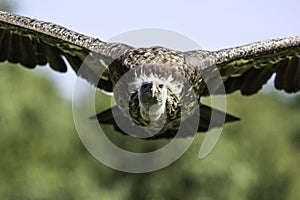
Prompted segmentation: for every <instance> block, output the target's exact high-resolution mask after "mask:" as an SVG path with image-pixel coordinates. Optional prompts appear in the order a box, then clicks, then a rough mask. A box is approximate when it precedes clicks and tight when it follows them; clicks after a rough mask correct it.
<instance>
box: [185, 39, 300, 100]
mask: <svg viewBox="0 0 300 200" xmlns="http://www.w3.org/2000/svg"><path fill="white" fill-rule="evenodd" d="M186 56H187V60H188V61H189V60H190V61H193V63H192V64H193V65H194V66H195V61H196V60H198V61H199V60H200V59H202V60H201V62H200V64H198V66H197V67H198V68H199V70H202V72H201V73H202V75H203V76H204V79H205V82H206V83H207V84H208V85H215V87H214V90H211V91H208V89H207V88H206V91H205V92H204V94H205V95H209V93H210V94H220V93H224V90H223V91H222V87H220V84H221V83H220V81H218V80H220V79H218V78H217V76H218V74H219V75H221V79H222V83H224V86H225V92H226V93H231V92H234V91H236V90H240V91H241V93H242V94H243V95H251V94H254V93H256V92H258V91H259V90H260V89H261V88H262V86H263V85H264V84H265V83H266V82H267V81H268V80H269V79H270V78H271V76H272V75H273V74H275V87H276V88H277V89H279V90H284V91H286V92H288V93H294V92H297V91H299V90H300V36H296V37H290V38H284V39H273V40H268V41H261V42H256V43H253V44H249V45H245V46H241V47H236V48H229V49H223V50H219V51H215V52H206V51H191V52H187V54H186ZM216 85H217V86H216ZM223 88H224V87H223Z"/></svg>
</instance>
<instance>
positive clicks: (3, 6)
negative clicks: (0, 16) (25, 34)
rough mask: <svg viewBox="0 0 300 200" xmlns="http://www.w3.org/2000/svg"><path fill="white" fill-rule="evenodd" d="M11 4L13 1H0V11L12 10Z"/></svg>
mask: <svg viewBox="0 0 300 200" xmlns="http://www.w3.org/2000/svg"><path fill="white" fill-rule="evenodd" d="M12 3H15V2H14V0H13V1H10V2H8V1H7V0H1V1H0V10H2V11H11V10H12Z"/></svg>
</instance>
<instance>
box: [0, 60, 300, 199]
mask: <svg viewBox="0 0 300 200" xmlns="http://www.w3.org/2000/svg"><path fill="white" fill-rule="evenodd" d="M0 92H1V95H0V101H1V104H0V113H1V115H0V133H1V134H0V151H1V159H0V177H1V179H0V180H1V181H0V198H1V199H100V198H101V199H185V198H187V197H188V199H298V198H299V197H300V196H299V195H300V194H299V188H300V181H299V180H300V172H299V165H300V159H299V152H300V142H299V138H300V124H299V123H298V119H299V118H298V116H299V112H300V100H299V99H300V98H297V97H295V98H293V100H292V101H288V102H285V101H281V100H280V98H278V97H276V95H263V94H260V95H256V96H253V97H250V98H245V97H241V96H240V95H238V94H235V95H232V96H230V97H229V111H230V113H233V114H235V115H237V116H240V117H241V118H242V120H241V121H240V122H237V123H234V124H229V125H227V126H226V127H225V128H224V132H223V133H222V136H221V138H220V140H219V141H218V143H217V145H216V147H215V149H214V150H213V152H212V153H211V154H210V155H209V156H208V157H206V158H205V159H203V160H199V159H198V157H197V155H198V151H199V147H200V145H201V142H202V140H203V138H204V135H203V134H200V135H198V136H197V137H196V138H195V141H194V143H193V144H192V146H191V147H190V149H189V150H188V151H187V152H186V153H185V154H184V155H183V157H181V158H180V159H179V160H178V161H176V162H175V163H173V164H171V165H170V166H169V167H167V168H165V169H162V170H159V171H157V172H153V173H147V174H127V173H123V172H118V171H115V170H113V169H109V168H107V167H105V166H103V165H102V164H101V163H99V162H98V161H97V160H95V159H94V158H93V157H92V156H91V155H90V154H89V153H88V152H87V151H86V150H85V148H84V147H83V145H82V144H81V142H80V140H79V137H78V136H77V134H76V130H75V128H74V122H73V119H72V110H71V102H69V101H67V100H65V99H63V98H62V97H60V96H59V95H58V94H57V92H56V90H55V88H54V87H53V85H52V84H51V83H50V82H49V81H47V80H45V79H44V78H43V77H40V76H37V75H35V73H34V72H33V71H31V70H28V69H23V68H21V67H18V66H15V65H10V64H2V65H1V66H0ZM106 106H107V105H106ZM102 109H103V108H102ZM108 134H109V135H111V138H112V139H113V140H114V141H115V142H116V143H118V144H122V147H124V148H126V147H132V146H134V148H131V149H133V150H134V151H145V150H149V149H151V148H153V146H156V147H157V146H161V145H163V144H164V143H165V142H166V141H165V140H162V141H158V142H155V141H150V142H149V141H142V142H137V141H134V142H133V143H132V142H130V140H129V139H128V138H129V137H126V136H121V135H118V134H116V133H108Z"/></svg>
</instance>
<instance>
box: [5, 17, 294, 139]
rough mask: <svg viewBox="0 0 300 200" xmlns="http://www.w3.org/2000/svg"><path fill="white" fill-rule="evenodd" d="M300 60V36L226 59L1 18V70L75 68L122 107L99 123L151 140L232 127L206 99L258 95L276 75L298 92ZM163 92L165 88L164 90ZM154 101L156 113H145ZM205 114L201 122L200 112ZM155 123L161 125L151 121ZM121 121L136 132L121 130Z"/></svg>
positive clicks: (278, 82)
mask: <svg viewBox="0 0 300 200" xmlns="http://www.w3.org/2000/svg"><path fill="white" fill-rule="evenodd" d="M64 58H66V59H64ZM299 58H300V37H299V36H296V37H290V38H284V39H274V40H268V41H262V42H257V43H253V44H249V45H245V46H241V47H236V48H230V49H223V50H219V51H203V50H195V51H188V52H181V51H175V50H170V49H167V48H163V47H150V48H133V47H130V46H128V45H125V44H120V43H107V42H103V41H100V40H99V39H94V38H91V37H87V36H84V35H82V34H79V33H76V32H73V31H70V30H68V29H66V28H64V27H61V26H59V25H55V24H52V23H48V22H42V21H38V20H34V19H30V18H27V17H22V16H17V15H13V14H9V13H6V12H0V62H4V61H9V62H12V63H19V64H21V65H22V66H24V67H27V68H34V67H36V66H38V65H46V64H49V65H50V67H51V68H52V69H54V70H56V71H59V72H65V71H67V63H66V61H67V62H68V63H69V64H70V65H71V67H72V68H73V69H74V71H75V72H76V73H77V74H78V75H79V76H81V77H83V78H84V79H86V80H88V81H89V82H90V83H91V84H93V85H95V86H96V87H98V88H99V89H102V90H105V91H107V92H114V96H115V99H116V102H117V106H116V107H113V108H111V109H109V110H107V111H105V112H103V113H100V114H98V115H97V118H98V120H99V122H101V123H108V124H113V125H114V126H115V128H116V129H117V130H119V131H120V132H122V133H125V134H126V133H128V132H130V131H131V133H130V134H134V135H137V136H142V137H145V138H146V137H148V136H149V135H150V136H151V137H150V138H164V137H165V138H166V137H174V136H175V135H176V133H177V130H178V128H179V126H183V127H184V130H185V133H184V134H181V136H182V137H183V136H188V135H193V134H194V133H195V132H197V131H206V130H207V129H208V128H211V127H216V126H221V125H222V124H223V122H222V120H220V121H219V120H216V121H214V122H212V123H211V124H210V122H211V121H210V117H211V114H212V112H213V113H215V114H216V116H217V118H218V119H219V118H222V117H223V118H225V123H226V122H230V121H235V120H237V118H235V117H233V116H230V115H228V114H226V113H223V112H221V111H217V110H214V109H212V108H209V107H207V106H205V105H201V104H200V105H199V99H200V97H201V96H208V95H211V94H224V93H232V92H234V91H236V90H240V91H241V93H242V94H244V95H251V94H254V93H256V92H258V91H259V90H260V89H261V88H262V86H263V85H264V84H265V83H266V82H267V80H268V79H269V78H270V77H271V76H272V75H273V74H275V87H276V88H277V89H282V90H284V91H286V92H289V93H293V92H298V91H299V89H300V62H299ZM65 60H66V61H65ZM149 84H150V85H151V84H153V85H154V86H155V87H156V89H155V88H154V89H153V87H152V89H151V87H148V88H145V89H143V90H142V89H141V85H149ZM158 85H163V86H164V87H162V88H157V87H158ZM222 88H223V89H222ZM150 89H151V90H152V91H150ZM149 92H152V97H150V96H149V94H150V93H149ZM164 92H166V93H164ZM147 98H149V106H148V107H147V108H146V111H145V105H146V104H147ZM151 98H152V100H151V102H150V99H151ZM141 99H142V100H143V101H141ZM162 100H164V101H162ZM152 101H153V102H152ZM141 102H143V104H141ZM159 102H163V103H162V104H160V103H159ZM145 103H146V104H145ZM144 104H145V105H144ZM152 104H153V105H152ZM147 105H148V104H147ZM155 105H159V106H160V107H159V106H158V107H157V106H156V107H155ZM151 106H154V107H151ZM199 106H200V107H199ZM152 108H153V109H154V110H153V109H152ZM160 108H163V109H160ZM199 108H200V116H199V113H198V112H196V111H197V110H198V109H199ZM151 109H152V110H151ZM161 110H163V112H162V111H161ZM147 112H149V113H147ZM113 113H115V118H113V115H112V114H113ZM151 116H155V117H157V118H158V119H159V120H157V119H156V120H151V119H150V118H151ZM190 119H192V120H190ZM195 119H196V120H195ZM118 120H119V121H120V122H121V124H123V125H124V126H125V128H127V129H128V130H124V129H122V128H120V127H119V126H118V125H117V123H116V121H118ZM210 125H211V126H210ZM137 127H138V129H136V128H137ZM194 127H196V128H194ZM152 133H158V134H156V135H153V134H152Z"/></svg>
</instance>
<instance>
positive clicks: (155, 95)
mask: <svg viewBox="0 0 300 200" xmlns="http://www.w3.org/2000/svg"><path fill="white" fill-rule="evenodd" d="M138 94H139V95H138V96H139V102H140V107H141V111H142V115H143V114H144V115H148V116H149V117H150V118H151V119H154V120H157V119H158V118H159V117H160V116H161V115H162V114H163V113H164V111H165V104H166V99H167V88H166V86H165V84H164V83H158V82H156V81H150V82H143V83H142V85H141V87H140V88H139V90H138Z"/></svg>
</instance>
